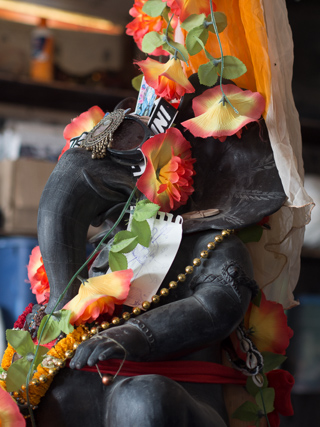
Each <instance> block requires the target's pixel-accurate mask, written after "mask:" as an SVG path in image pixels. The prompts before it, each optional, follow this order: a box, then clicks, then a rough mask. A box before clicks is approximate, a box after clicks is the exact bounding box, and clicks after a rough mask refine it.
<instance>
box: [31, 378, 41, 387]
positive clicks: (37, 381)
mask: <svg viewBox="0 0 320 427" xmlns="http://www.w3.org/2000/svg"><path fill="white" fill-rule="evenodd" d="M30 384H31V385H34V386H38V385H39V384H40V381H39V380H38V378H33V379H32V380H31V381H30Z"/></svg>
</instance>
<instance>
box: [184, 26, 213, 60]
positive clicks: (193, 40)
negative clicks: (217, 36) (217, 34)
mask: <svg viewBox="0 0 320 427" xmlns="http://www.w3.org/2000/svg"><path fill="white" fill-rule="evenodd" d="M208 36H209V33H208V30H207V29H206V28H204V27H203V26H201V27H196V28H193V29H192V30H191V31H189V33H188V35H187V37H186V47H187V50H188V52H189V54H190V55H196V54H197V53H199V52H200V51H201V50H202V49H203V48H204V46H205V44H206V43H207V40H208ZM197 39H200V40H201V42H202V43H203V44H201V43H199V41H198V40H197Z"/></svg>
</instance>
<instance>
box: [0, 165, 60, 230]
mask: <svg viewBox="0 0 320 427" xmlns="http://www.w3.org/2000/svg"><path fill="white" fill-rule="evenodd" d="M55 165H56V164H55V163H53V162H49V161H44V160H36V159H27V158H20V159H18V160H15V161H11V160H3V161H1V162H0V209H1V213H2V221H1V225H0V233H1V234H23V235H34V236H36V235H37V216H38V207H39V201H40V197H41V194H42V191H43V188H44V186H45V184H46V182H47V180H48V178H49V176H50V174H51V172H52V171H53V169H54V167H55Z"/></svg>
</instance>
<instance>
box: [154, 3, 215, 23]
mask: <svg viewBox="0 0 320 427" xmlns="http://www.w3.org/2000/svg"><path fill="white" fill-rule="evenodd" d="M162 1H166V2H167V6H168V7H170V9H171V12H173V13H174V14H175V15H176V16H179V18H180V21H181V22H183V21H184V20H185V19H187V18H188V16H190V15H194V14H196V15H199V14H201V13H204V14H205V15H206V16H207V15H208V14H209V13H210V3H209V1H211V0H209V1H208V0H162ZM212 6H213V10H214V11H216V10H217V8H216V5H215V4H214V3H212Z"/></svg>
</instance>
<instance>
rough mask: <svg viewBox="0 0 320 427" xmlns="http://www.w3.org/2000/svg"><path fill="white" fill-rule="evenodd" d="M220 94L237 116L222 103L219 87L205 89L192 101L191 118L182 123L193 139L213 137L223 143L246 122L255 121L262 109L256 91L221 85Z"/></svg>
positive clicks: (259, 96) (262, 105) (263, 103)
mask: <svg viewBox="0 0 320 427" xmlns="http://www.w3.org/2000/svg"><path fill="white" fill-rule="evenodd" d="M223 90H224V93H225V94H226V96H227V98H228V99H229V101H230V102H231V104H232V105H233V107H234V108H236V109H237V110H238V113H236V112H235V111H234V109H233V108H232V107H231V106H230V105H229V103H227V102H226V101H225V103H223V102H222V93H221V90H220V86H219V85H217V86H215V87H214V88H212V89H208V90H206V91H205V92H203V93H202V94H201V95H199V96H197V97H195V98H194V99H193V101H192V108H193V111H194V114H195V117H194V118H193V119H189V120H187V121H185V122H183V123H182V125H183V126H184V127H185V128H187V129H188V130H189V131H190V132H191V133H192V134H193V135H194V136H196V137H201V138H208V137H214V138H219V139H220V140H222V141H224V140H225V139H226V137H227V136H231V135H234V134H237V135H238V136H240V134H239V132H240V131H241V129H242V128H243V127H244V126H245V125H246V124H248V123H250V122H253V121H257V120H258V119H259V118H260V117H261V114H262V113H263V111H264V108H265V100H264V98H263V96H262V95H260V93H258V92H251V91H250V90H242V89H240V88H239V87H238V86H236V85H233V84H227V85H223Z"/></svg>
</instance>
